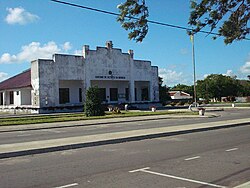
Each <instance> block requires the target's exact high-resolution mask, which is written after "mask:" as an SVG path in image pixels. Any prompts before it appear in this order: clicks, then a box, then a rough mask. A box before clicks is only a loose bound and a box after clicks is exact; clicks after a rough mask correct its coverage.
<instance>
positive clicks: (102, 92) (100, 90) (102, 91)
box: [99, 88, 106, 101]
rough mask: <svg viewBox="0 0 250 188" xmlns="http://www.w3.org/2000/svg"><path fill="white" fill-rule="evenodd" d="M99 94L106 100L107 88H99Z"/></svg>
mask: <svg viewBox="0 0 250 188" xmlns="http://www.w3.org/2000/svg"><path fill="white" fill-rule="evenodd" d="M99 95H100V99H101V100H102V101H106V88H99Z"/></svg>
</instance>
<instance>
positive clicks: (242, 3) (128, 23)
mask: <svg viewBox="0 0 250 188" xmlns="http://www.w3.org/2000/svg"><path fill="white" fill-rule="evenodd" d="M197 1H198V2H199V3H197V2H196V1H195V0H192V1H191V13H190V18H189V21H188V23H189V25H190V26H194V27H195V28H194V29H193V32H194V33H196V32H199V31H200V30H201V29H203V28H204V27H205V26H209V27H210V31H211V32H212V31H213V30H214V29H216V28H217V27H218V25H219V31H218V32H219V36H223V37H224V42H225V43H226V44H230V43H232V42H233V41H236V40H242V39H245V38H246V37H247V35H248V34H249V32H250V29H249V25H248V24H249V20H250V0H197ZM118 9H119V11H120V15H119V16H118V18H117V20H118V21H119V22H120V23H121V25H122V27H123V28H125V29H126V30H129V34H128V38H129V39H133V40H135V41H136V42H141V41H142V40H143V39H144V38H145V37H146V35H147V33H148V16H149V11H148V7H147V5H146V3H145V0H126V1H125V2H124V3H121V4H120V5H119V6H118ZM187 20H188V19H187ZM189 34H190V33H189Z"/></svg>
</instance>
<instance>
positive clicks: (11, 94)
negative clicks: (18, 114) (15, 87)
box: [10, 91, 14, 104]
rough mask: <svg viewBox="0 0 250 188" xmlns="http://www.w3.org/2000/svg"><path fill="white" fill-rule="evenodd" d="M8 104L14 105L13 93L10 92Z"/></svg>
mask: <svg viewBox="0 0 250 188" xmlns="http://www.w3.org/2000/svg"><path fill="white" fill-rule="evenodd" d="M10 104H14V92H13V91H10Z"/></svg>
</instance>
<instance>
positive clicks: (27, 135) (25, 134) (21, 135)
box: [17, 134, 31, 137]
mask: <svg viewBox="0 0 250 188" xmlns="http://www.w3.org/2000/svg"><path fill="white" fill-rule="evenodd" d="M17 136H19V137H21V136H31V134H18V135H17Z"/></svg>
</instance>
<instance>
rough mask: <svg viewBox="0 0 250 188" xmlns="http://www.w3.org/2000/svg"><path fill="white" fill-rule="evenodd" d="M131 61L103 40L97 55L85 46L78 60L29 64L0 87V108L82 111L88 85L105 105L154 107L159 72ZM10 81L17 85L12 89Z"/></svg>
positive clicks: (68, 58)
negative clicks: (128, 104)
mask: <svg viewBox="0 0 250 188" xmlns="http://www.w3.org/2000/svg"><path fill="white" fill-rule="evenodd" d="M133 56H134V54H133V51H132V50H129V52H128V53H123V52H122V51H121V49H117V48H113V44H112V42H111V41H108V42H107V43H106V46H105V47H97V48H96V50H90V49H89V46H88V45H85V46H84V47H83V51H82V56H77V55H64V54H54V55H53V58H52V59H38V60H35V61H32V62H31V69H30V70H27V71H26V72H23V73H21V74H19V75H17V76H16V77H12V78H10V79H8V80H6V81H4V82H2V83H0V96H1V97H0V108H2V109H9V108H11V107H12V108H13V107H15V108H16V107H19V108H22V107H27V109H28V108H30V109H31V110H33V111H38V113H39V112H40V113H44V112H46V111H49V110H55V109H57V110H58V109H61V110H65V109H66V108H68V109H70V108H72V109H73V108H74V107H76V108H77V107H81V106H82V104H83V102H84V100H85V93H86V90H87V89H88V88H89V87H91V86H97V87H98V88H99V89H100V93H101V96H100V97H101V99H102V100H103V103H106V104H117V103H130V104H139V103H141V104H143V103H144V104H145V103H155V102H158V101H159V86H158V67H156V66H151V62H150V61H143V60H135V59H134V57H133ZM29 76H30V78H29ZM15 80H19V83H16V85H17V86H15V88H13V87H12V86H11V85H10V82H11V81H12V82H17V81H15ZM24 82H25V83H26V84H22V83H24ZM6 85H8V86H9V87H6ZM10 99H11V100H10ZM12 99H13V100H12ZM64 108H65V109H64Z"/></svg>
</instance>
